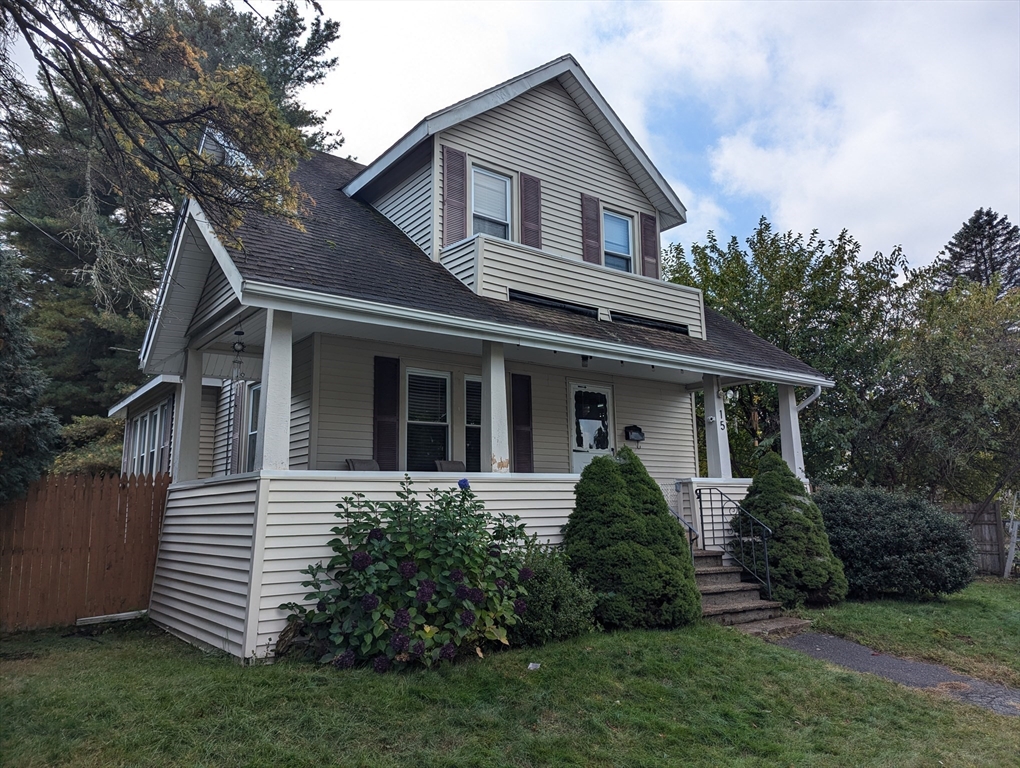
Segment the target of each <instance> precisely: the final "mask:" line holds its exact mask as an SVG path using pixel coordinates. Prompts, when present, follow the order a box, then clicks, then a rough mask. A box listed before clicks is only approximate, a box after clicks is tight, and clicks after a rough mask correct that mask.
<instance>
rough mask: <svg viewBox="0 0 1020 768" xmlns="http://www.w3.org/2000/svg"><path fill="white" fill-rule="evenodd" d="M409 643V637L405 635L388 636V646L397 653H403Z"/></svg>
mask: <svg viewBox="0 0 1020 768" xmlns="http://www.w3.org/2000/svg"><path fill="white" fill-rule="evenodd" d="M410 644H411V638H409V637H408V636H407V635H401V634H396V635H394V636H393V637H391V638H390V648H392V649H393V650H394V651H396V652H397V653H404V652H405V651H407V647H408V646H409V645H410Z"/></svg>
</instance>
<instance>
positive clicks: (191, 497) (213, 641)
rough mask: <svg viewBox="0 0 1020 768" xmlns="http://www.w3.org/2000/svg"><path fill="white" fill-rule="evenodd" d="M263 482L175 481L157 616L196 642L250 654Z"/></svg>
mask: <svg viewBox="0 0 1020 768" xmlns="http://www.w3.org/2000/svg"><path fill="white" fill-rule="evenodd" d="M255 491H256V480H255V478H253V477H250V476H249V477H246V478H242V479H238V480H220V481H205V482H203V483H193V484H181V485H176V486H171V487H170V490H169V492H168V495H167V508H166V515H165V517H164V520H163V530H162V534H161V536H160V544H159V555H158V557H157V559H156V571H155V577H154V579H153V585H152V600H151V602H150V604H149V617H150V618H151V619H152V620H153V621H154V622H155V623H156V624H157V625H159V626H161V627H164V628H166V629H168V630H169V631H170V632H172V633H173V634H175V635H178V636H179V637H183V638H185V639H188V640H191V641H197V642H199V643H202V644H205V645H208V646H211V647H213V648H217V649H220V650H223V651H226V652H227V653H229V654H232V655H234V656H242V655H243V653H242V647H243V646H242V642H243V632H244V618H245V608H246V604H247V598H248V583H249V579H250V573H251V554H252V534H253V530H254V521H255V495H256V494H255Z"/></svg>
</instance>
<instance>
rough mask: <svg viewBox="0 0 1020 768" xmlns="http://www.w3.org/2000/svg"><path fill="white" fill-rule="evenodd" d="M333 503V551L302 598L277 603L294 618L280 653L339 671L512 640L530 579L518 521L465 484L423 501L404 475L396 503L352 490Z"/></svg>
mask: <svg viewBox="0 0 1020 768" xmlns="http://www.w3.org/2000/svg"><path fill="white" fill-rule="evenodd" d="M337 506H338V507H340V511H339V512H338V513H337V517H339V518H341V519H343V521H344V523H343V525H340V526H337V527H335V528H333V529H332V530H333V533H334V534H336V538H334V539H332V540H331V541H330V542H329V546H330V547H331V548H332V549H333V551H334V552H336V555H334V556H333V558H332V559H331V560H330V561H329V564H328V565H326V566H323V565H322V563H321V562H320V563H318V564H316V565H311V566H309V567H308V568H306V569H305V570H303V571H302V573H306V574H308V575H309V577H310V578H309V580H308V581H306V582H304V583H303V586H306V587H311V588H312V591H311V592H310V593H309V594H308V595H306V597H305V600H306V601H308V602H307V604H305V605H302V604H299V603H287V604H286V605H282V606H280V607H281V609H283V610H289V611H291V616H290V625H289V626H288V630H287V631H286V633H285V634H284V635H283V636H282V637H281V639H280V642H278V643H277V652H278V653H281V654H282V653H286V652H287V651H288V649H289V648H300V649H303V650H305V652H307V653H308V654H310V655H314V656H317V657H318V658H319V660H320V661H322V662H324V663H326V662H332V663H333V664H334V665H335V666H337V667H341V668H346V667H352V666H354V665H355V664H358V663H361V662H368V661H371V662H372V665H373V667H374V668H375V669H376V670H377V671H379V672H384V671H386V670H388V669H390V668H391V667H397V668H399V667H402V666H405V665H408V664H424V665H425V666H431V665H433V664H436V663H438V662H441V661H452V660H453V659H454V657H456V656H457V654H458V653H459V652H461V651H462V650H465V649H477V650H481V648H482V646H484V645H486V644H503V645H507V644H509V641H508V638H507V629H508V628H509V627H512V626H513V625H514V623H515V622H516V621H517V617H518V616H520V615H523V614H524V613H525V612H526V611H527V603H526V601H525V600H524V596H526V595H527V591H526V590H525V589H524V588H523V587H522V585H521V582H524V581H527V579H528V578H529V577H530V573H529V572H528V571H527V570H526V569H524V568H523V557H524V548H525V544H526V538H525V535H524V525H523V523H521V521H520V518H518V517H517V516H516V515H506V514H501V515H498V516H497V515H493V514H491V513H488V512H487V511H486V510H485V507H484V505H483V504H482V502H481V501H479V500H478V499H477V498H476V497H475V495H474V494H473V493H472V492H471V490H470V487H469V486H468V482H467V480H461V481H460V488H459V490H458V489H453V490H443V491H440V490H437V489H433V490H431V491H430V492H429V494H428V503H427V504H425V505H422V504H421V503H420V502H419V501H418V498H417V494H416V492H415V491H414V490H413V489H412V488H411V480H410V478H407V477H405V479H404V481H403V482H402V483H401V490H400V492H399V493H398V501H395V502H392V503H381V504H377V503H374V502H371V501H368V500H367V499H366V498H365V497H364V496H363V495H362V494H357V495H356V496H354V497H348V498H345V499H344V500H343V502H341V503H340V504H338V505H337Z"/></svg>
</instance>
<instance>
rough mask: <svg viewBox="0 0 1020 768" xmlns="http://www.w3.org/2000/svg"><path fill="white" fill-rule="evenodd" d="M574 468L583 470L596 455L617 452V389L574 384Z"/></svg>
mask: <svg viewBox="0 0 1020 768" xmlns="http://www.w3.org/2000/svg"><path fill="white" fill-rule="evenodd" d="M570 413H571V422H570V423H571V435H570V447H571V459H570V469H571V471H572V472H575V473H579V472H581V470H583V469H584V468H585V467H587V466H588V463H589V462H590V461H591V460H592V459H593V458H594V457H595V456H606V455H608V454H612V453H613V452H614V451H615V448H616V446H615V445H614V440H613V390H612V389H611V388H610V387H607V386H598V385H594V384H573V383H572V384H571V385H570Z"/></svg>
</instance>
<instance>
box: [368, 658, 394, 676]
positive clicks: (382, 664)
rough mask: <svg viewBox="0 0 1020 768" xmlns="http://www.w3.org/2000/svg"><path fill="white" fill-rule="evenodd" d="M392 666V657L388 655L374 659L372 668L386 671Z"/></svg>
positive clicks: (377, 670)
mask: <svg viewBox="0 0 1020 768" xmlns="http://www.w3.org/2000/svg"><path fill="white" fill-rule="evenodd" d="M389 668H390V659H389V657H388V656H386V655H382V656H376V657H375V658H374V659H373V660H372V669H374V670H375V671H376V672H380V673H381V672H386V671H387V670H389Z"/></svg>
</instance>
